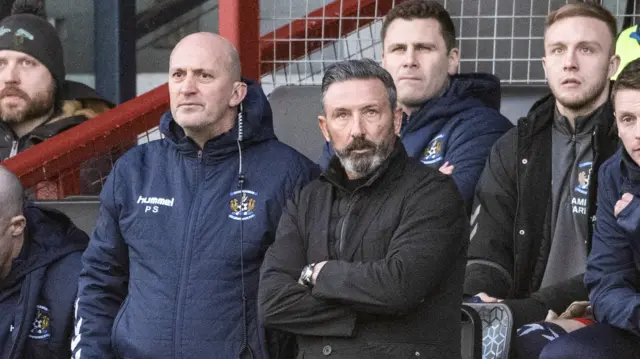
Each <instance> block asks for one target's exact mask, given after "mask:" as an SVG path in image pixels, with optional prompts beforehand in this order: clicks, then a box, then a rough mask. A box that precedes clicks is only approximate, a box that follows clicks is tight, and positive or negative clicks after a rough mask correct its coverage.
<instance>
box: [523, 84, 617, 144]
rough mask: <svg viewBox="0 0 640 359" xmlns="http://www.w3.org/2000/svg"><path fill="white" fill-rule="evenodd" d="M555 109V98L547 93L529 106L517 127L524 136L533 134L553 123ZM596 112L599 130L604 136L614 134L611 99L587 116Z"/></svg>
mask: <svg viewBox="0 0 640 359" xmlns="http://www.w3.org/2000/svg"><path fill="white" fill-rule="evenodd" d="M555 111H556V98H555V97H554V96H553V94H549V95H547V96H545V97H543V98H541V99H540V100H538V101H537V102H536V103H535V104H534V105H533V106H532V107H531V110H530V111H529V114H528V115H527V116H526V117H523V118H521V119H520V120H519V121H518V127H519V128H522V130H523V132H524V135H525V136H527V137H529V136H534V135H536V134H538V133H540V132H541V131H543V130H545V129H547V128H549V127H550V126H551V125H552V124H553V120H554V118H555ZM596 114H598V119H597V124H596V126H597V127H598V128H599V129H600V132H601V133H602V134H603V135H605V136H615V132H616V129H615V118H614V117H613V105H612V104H611V100H610V99H608V100H607V101H606V102H605V103H604V104H603V105H601V106H600V107H598V108H597V109H596V110H594V112H592V114H590V115H587V117H588V116H591V115H596ZM521 133H522V132H521Z"/></svg>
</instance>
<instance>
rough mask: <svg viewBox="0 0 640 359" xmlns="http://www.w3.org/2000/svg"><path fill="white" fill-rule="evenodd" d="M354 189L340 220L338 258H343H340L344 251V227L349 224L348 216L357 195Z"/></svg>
mask: <svg viewBox="0 0 640 359" xmlns="http://www.w3.org/2000/svg"><path fill="white" fill-rule="evenodd" d="M356 191H357V189H356V190H355V191H353V193H352V194H351V196H350V198H349V206H348V207H347V213H346V214H345V215H344V221H343V222H342V228H340V246H339V248H338V259H345V258H342V254H343V252H344V235H345V232H346V230H345V228H347V225H348V224H349V217H351V210H352V209H353V205H354V204H355V203H356V201H357V199H358V197H357V196H356V195H355V194H356Z"/></svg>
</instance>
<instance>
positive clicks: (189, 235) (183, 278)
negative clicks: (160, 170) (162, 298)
mask: <svg viewBox="0 0 640 359" xmlns="http://www.w3.org/2000/svg"><path fill="white" fill-rule="evenodd" d="M198 172H200V173H199V175H200V178H198V183H197V189H196V191H195V196H194V203H193V204H192V206H191V210H190V211H189V217H188V219H187V223H188V225H189V227H188V229H187V231H185V236H184V239H183V241H184V246H183V247H182V261H181V262H182V263H181V265H180V278H179V279H178V287H177V296H176V297H177V303H176V314H175V316H174V322H173V347H174V352H173V357H174V358H175V359H180V358H182V355H181V353H180V343H181V342H182V335H181V334H182V331H181V330H179V329H178V328H179V326H180V323H181V322H182V317H183V315H184V310H183V307H184V300H185V299H184V296H185V292H186V289H185V288H182V284H183V283H187V282H188V276H189V269H188V267H189V263H190V261H189V259H188V258H187V256H189V255H190V253H191V244H192V242H193V237H194V232H195V230H196V228H195V227H196V225H197V221H193V218H194V214H195V218H197V217H198V216H197V213H196V212H197V208H198V207H199V206H200V199H201V196H200V195H199V193H200V191H201V186H202V183H203V182H204V177H205V171H204V169H203V168H202V150H199V151H198ZM192 222H194V223H192Z"/></svg>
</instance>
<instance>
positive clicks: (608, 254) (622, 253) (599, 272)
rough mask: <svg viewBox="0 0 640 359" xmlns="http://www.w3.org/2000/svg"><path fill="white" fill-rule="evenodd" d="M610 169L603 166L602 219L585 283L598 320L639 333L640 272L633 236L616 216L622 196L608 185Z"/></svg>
mask: <svg viewBox="0 0 640 359" xmlns="http://www.w3.org/2000/svg"><path fill="white" fill-rule="evenodd" d="M606 168H607V167H605V166H603V167H602V168H601V170H600V174H599V178H601V181H600V182H599V183H598V209H597V211H596V218H597V219H598V220H597V221H596V229H595V231H594V234H593V244H592V247H591V253H590V255H589V259H588V261H587V272H586V274H585V284H586V286H587V288H588V289H589V292H590V295H589V297H590V300H591V304H592V305H593V310H594V315H595V318H596V320H597V321H599V322H604V323H609V324H611V325H613V326H615V327H619V328H623V329H628V330H634V331H636V333H639V332H640V330H639V329H640V294H638V292H639V291H640V271H638V268H637V267H636V264H635V262H634V258H633V248H632V247H631V246H632V245H633V244H632V243H631V237H630V236H629V235H628V234H627V233H626V232H625V231H624V230H623V229H622V227H621V226H620V225H619V224H618V223H617V221H616V218H615V217H614V214H613V210H614V206H615V204H616V202H617V200H618V199H619V198H618V193H616V192H615V191H613V190H609V189H608V188H607V182H608V181H612V180H613V179H611V178H610V177H609V178H605V176H606V175H607V174H606V173H605V172H604V171H603V170H605V169H606ZM629 207H631V206H628V207H627V208H625V209H624V210H623V211H622V212H621V213H620V214H619V217H620V219H619V220H623V218H626V216H629V215H630V212H634V211H633V208H629ZM627 210H628V211H627ZM625 211H626V212H625ZM635 211H637V208H636V209H635ZM635 215H636V216H637V215H638V214H637V213H635Z"/></svg>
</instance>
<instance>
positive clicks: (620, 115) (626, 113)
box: [618, 111, 637, 117]
mask: <svg viewBox="0 0 640 359" xmlns="http://www.w3.org/2000/svg"><path fill="white" fill-rule="evenodd" d="M625 116H633V117H637V116H636V114H635V113H631V112H627V111H624V112H621V113H619V114H618V117H625Z"/></svg>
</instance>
